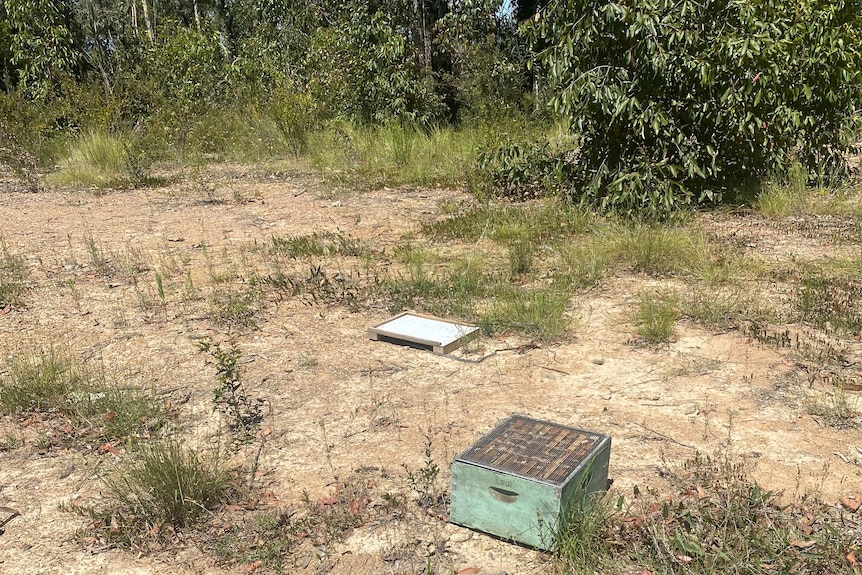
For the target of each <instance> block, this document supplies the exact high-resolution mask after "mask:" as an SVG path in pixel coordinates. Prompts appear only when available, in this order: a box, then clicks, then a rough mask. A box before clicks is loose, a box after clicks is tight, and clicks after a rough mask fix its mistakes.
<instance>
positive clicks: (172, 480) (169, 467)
mask: <svg viewBox="0 0 862 575" xmlns="http://www.w3.org/2000/svg"><path fill="white" fill-rule="evenodd" d="M223 465H224V464H223V462H222V460H221V457H220V455H219V454H218V453H214V454H213V455H212V456H211V457H209V458H205V457H202V456H201V455H200V454H199V452H198V451H197V450H193V449H190V448H188V447H184V446H183V445H181V444H180V443H179V442H178V441H176V440H173V439H168V440H164V441H159V442H156V443H153V444H151V445H148V446H144V447H142V448H141V449H140V450H139V451H137V452H135V454H134V455H133V456H131V457H128V458H127V460H126V462H125V464H124V465H122V466H121V469H119V470H118V471H117V473H115V474H114V475H112V476H109V477H108V478H107V479H106V480H105V487H106V489H107V492H108V494H109V495H110V496H111V498H112V499H113V501H114V504H115V506H114V508H113V509H112V511H113V513H111V514H109V515H107V517H110V518H111V519H113V520H114V521H116V522H117V525H114V526H108V527H109V529H108V530H107V531H108V532H110V531H114V530H115V529H116V530H129V529H131V530H141V531H143V532H146V531H151V530H152V529H153V527H154V526H156V525H161V524H170V525H172V526H175V527H185V526H188V525H191V524H193V523H194V522H195V521H196V520H197V519H198V518H199V517H201V516H202V515H204V514H205V513H207V512H209V511H211V510H213V509H215V508H216V507H217V506H218V505H219V504H221V503H222V502H224V501H225V500H226V499H227V497H228V496H229V494H230V491H231V489H232V486H231V483H230V479H229V476H228V474H227V472H226V471H225V469H224V467H223ZM156 531H158V529H156Z"/></svg>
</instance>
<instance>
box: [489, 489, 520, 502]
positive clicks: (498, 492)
mask: <svg viewBox="0 0 862 575" xmlns="http://www.w3.org/2000/svg"><path fill="white" fill-rule="evenodd" d="M490 489H491V495H493V496H494V498H495V499H498V500H500V501H502V502H503V503H514V502H515V501H516V500H517V499H518V494H517V493H515V492H514V491H509V490H508V489H501V488H500V487H494V486H493V485H492V486H491V487H490Z"/></svg>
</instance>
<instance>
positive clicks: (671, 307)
mask: <svg viewBox="0 0 862 575" xmlns="http://www.w3.org/2000/svg"><path fill="white" fill-rule="evenodd" d="M678 317H679V311H678V305H677V298H676V297H675V296H670V295H667V294H664V295H655V294H650V293H644V294H641V295H640V297H639V298H638V308H637V311H636V312H635V327H636V329H637V334H638V335H639V336H640V338H641V339H642V340H643V341H644V342H645V343H666V342H668V341H669V340H670V338H671V336H673V330H674V327H675V326H676V321H677V319H678Z"/></svg>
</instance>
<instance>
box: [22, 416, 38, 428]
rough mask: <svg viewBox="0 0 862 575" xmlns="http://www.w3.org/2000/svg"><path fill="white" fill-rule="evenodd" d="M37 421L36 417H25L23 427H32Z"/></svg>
mask: <svg viewBox="0 0 862 575" xmlns="http://www.w3.org/2000/svg"><path fill="white" fill-rule="evenodd" d="M35 421H36V418H35V417H28V418H27V419H25V420H24V421H22V422H21V427H30V426H31V425H33V423H35Z"/></svg>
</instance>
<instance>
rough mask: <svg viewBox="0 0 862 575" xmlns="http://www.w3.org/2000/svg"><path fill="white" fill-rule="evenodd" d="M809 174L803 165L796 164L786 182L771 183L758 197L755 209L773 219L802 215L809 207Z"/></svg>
mask: <svg viewBox="0 0 862 575" xmlns="http://www.w3.org/2000/svg"><path fill="white" fill-rule="evenodd" d="M807 186H808V173H807V171H806V170H805V167H804V166H802V165H801V164H798V163H797V164H794V165H793V166H792V167H791V169H790V171H789V173H788V175H787V179H786V181H784V182H775V183H769V184H766V185H765V186H764V188H763V189H762V190H761V191H760V193H759V194H758V196H757V200H756V201H755V208H756V209H757V211H758V212H760V213H761V214H763V215H765V216H769V217H772V218H783V217H787V216H790V215H794V214H800V213H802V212H803V211H805V209H806V207H807V206H808V196H809V190H808V189H807Z"/></svg>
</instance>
